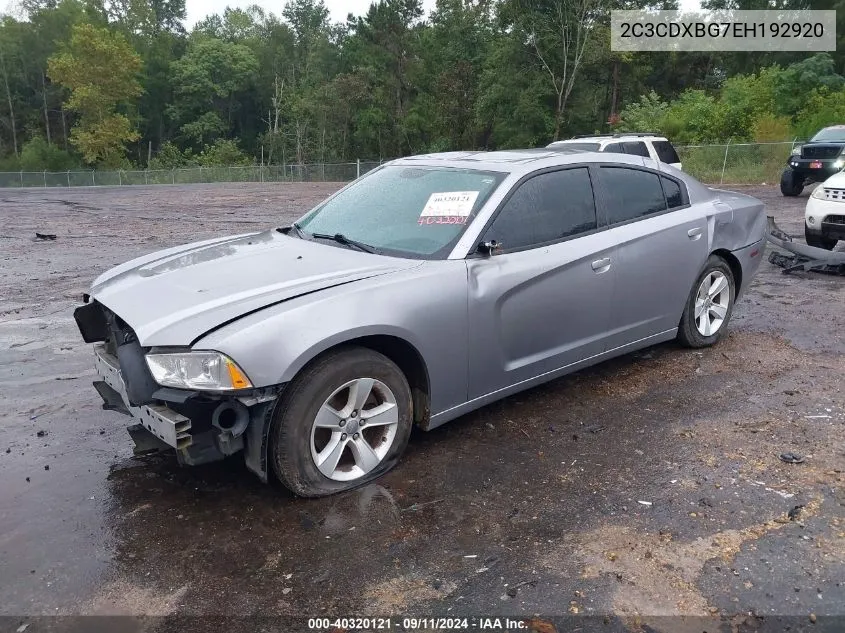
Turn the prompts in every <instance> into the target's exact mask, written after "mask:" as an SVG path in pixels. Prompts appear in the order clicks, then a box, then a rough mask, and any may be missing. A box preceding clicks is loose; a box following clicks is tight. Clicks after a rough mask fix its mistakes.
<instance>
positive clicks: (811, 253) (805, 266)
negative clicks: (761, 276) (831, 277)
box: [766, 216, 845, 275]
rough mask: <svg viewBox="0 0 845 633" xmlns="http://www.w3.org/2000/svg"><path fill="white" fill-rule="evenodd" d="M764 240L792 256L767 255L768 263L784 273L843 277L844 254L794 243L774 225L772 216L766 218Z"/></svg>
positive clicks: (844, 269) (844, 267)
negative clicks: (803, 271) (822, 273)
mask: <svg viewBox="0 0 845 633" xmlns="http://www.w3.org/2000/svg"><path fill="white" fill-rule="evenodd" d="M766 239H767V240H768V241H769V242H771V243H772V244H775V245H776V246H779V247H781V248H782V249H784V250H787V251H789V252H790V253H791V254H792V255H784V254H783V253H778V252H776V251H772V252H771V253H770V254H769V261H770V262H771V263H773V264H775V265H776V266H780V267H781V268H783V272H784V273H790V272H793V271H795V270H815V271H818V272H825V273H830V274H836V275H845V252H841V251H829V250H826V249H824V248H817V247H815V246H809V245H807V244H804V243H802V242H796V241H794V240H793V239H792V237H791V236H790V235H788V234H787V233H785V232H784V231H782V230H781V229H780V228H779V227H778V225H777V224H775V219H774V218H773V217H772V216H768V225H767V229H766Z"/></svg>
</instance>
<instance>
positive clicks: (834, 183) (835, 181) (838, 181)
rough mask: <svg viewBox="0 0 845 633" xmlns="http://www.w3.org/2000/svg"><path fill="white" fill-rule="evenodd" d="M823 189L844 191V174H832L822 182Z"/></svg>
mask: <svg viewBox="0 0 845 633" xmlns="http://www.w3.org/2000/svg"><path fill="white" fill-rule="evenodd" d="M823 185H824V186H825V187H834V188H836V189H845V173H843V172H839V173H838V174H833V175H832V176H831V177H830V178H828V179H827V180H825V181H824V183H823Z"/></svg>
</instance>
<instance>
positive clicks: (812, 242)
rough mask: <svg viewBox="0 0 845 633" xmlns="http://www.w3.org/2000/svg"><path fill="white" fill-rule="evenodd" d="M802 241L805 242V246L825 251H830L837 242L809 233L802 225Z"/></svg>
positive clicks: (805, 226)
mask: <svg viewBox="0 0 845 633" xmlns="http://www.w3.org/2000/svg"><path fill="white" fill-rule="evenodd" d="M804 240H805V241H806V242H807V246H815V247H816V248H823V249H825V250H826V251H832V250H833V247H834V246H836V242H837V240H832V239H829V238H826V237H822V236H821V235H818V234H817V233H811V232H810V230H809V229H808V228H807V225H806V224H805V225H804Z"/></svg>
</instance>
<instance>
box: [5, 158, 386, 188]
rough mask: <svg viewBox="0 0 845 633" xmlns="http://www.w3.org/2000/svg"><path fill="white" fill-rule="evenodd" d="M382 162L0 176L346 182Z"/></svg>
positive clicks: (55, 182) (44, 183) (27, 182)
mask: <svg viewBox="0 0 845 633" xmlns="http://www.w3.org/2000/svg"><path fill="white" fill-rule="evenodd" d="M380 164H381V161H356V162H354V163H312V164H310V165H264V166H263V167H262V166H260V165H248V166H240V167H186V168H180V169H138V170H120V171H99V170H88V171H59V172H51V171H19V172H18V171H10V172H0V188H1V187H102V186H122V185H186V184H194V183H212V182H349V181H351V180H354V179H355V178H357V177H358V176H360V175H362V174H365V173H367V172H368V171H370V170H372V169H375V168H376V167H378V166H379V165H380Z"/></svg>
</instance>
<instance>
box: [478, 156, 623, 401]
mask: <svg viewBox="0 0 845 633" xmlns="http://www.w3.org/2000/svg"><path fill="white" fill-rule="evenodd" d="M590 171H591V170H590V169H589V168H587V167H583V166H578V167H573V168H566V169H554V170H549V171H544V172H541V173H539V174H536V175H533V176H531V177H529V178H527V179H526V180H524V181H523V182H521V183H520V184H518V185H516V187H515V188H514V190H513V192H512V193H511V194H510V195H509V197H508V198H506V199H505V201H504V202H503V203H502V206H501V207H500V208H499V210H498V211H497V213H496V215H494V218H493V220H492V222H491V224H490V226H489V227H488V228H487V229H486V231H485V234H484V237H483V240H484V241H486V242H490V241H492V240H495V241H496V242H498V243H499V244H501V245H502V249H501V252H497V253H496V254H493V255H490V256H471V257H470V258H469V259H468V260H467V269H468V277H469V343H470V345H469V349H470V359H469V397H470V399H473V398H477V397H480V396H483V395H486V394H488V393H490V392H493V391H497V390H499V389H503V388H505V387H508V386H511V385H514V384H517V383H520V382H523V381H525V380H529V379H531V378H534V377H536V376H539V375H540V374H544V373H546V372H549V371H553V370H554V369H557V368H560V367H563V366H566V365H569V364H571V363H574V362H577V361H578V360H582V359H584V358H587V357H590V356H594V355H596V354H599V353H601V351H602V350H603V348H604V337H605V336H606V332H607V327H608V324H609V320H610V305H611V295H612V293H613V275H614V272H615V266H614V265H613V262H612V261H611V255H612V246H610V245H609V244H608V240H607V237H606V232H605V233H602V232H600V231H598V227H597V216H596V207H595V200H594V194H593V187H592V178H591V175H590Z"/></svg>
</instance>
